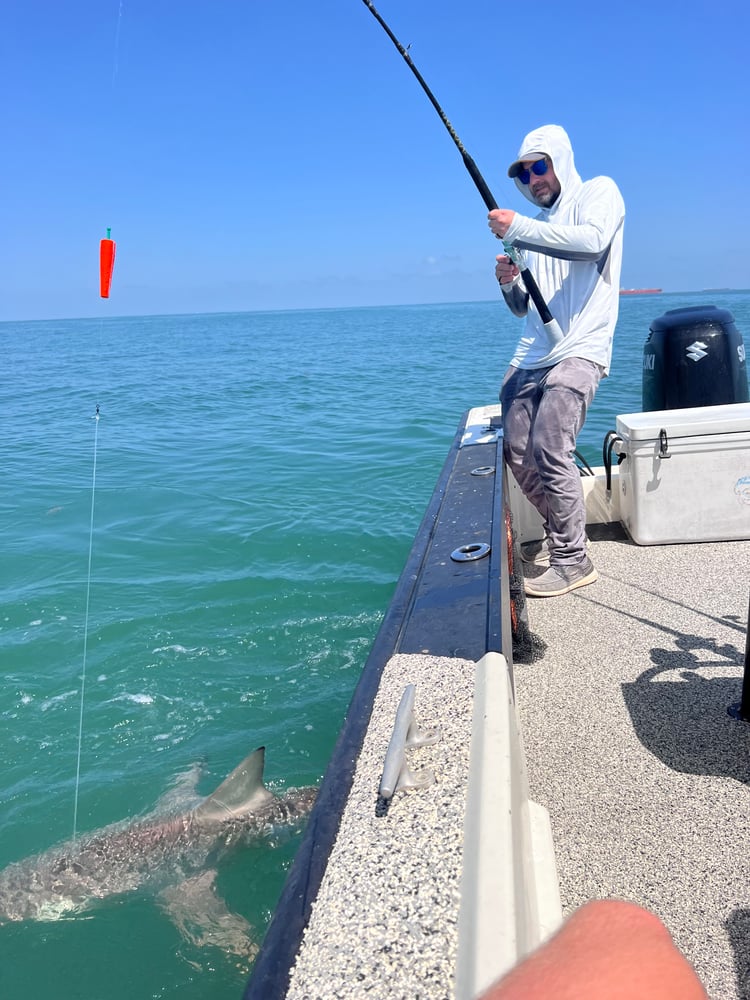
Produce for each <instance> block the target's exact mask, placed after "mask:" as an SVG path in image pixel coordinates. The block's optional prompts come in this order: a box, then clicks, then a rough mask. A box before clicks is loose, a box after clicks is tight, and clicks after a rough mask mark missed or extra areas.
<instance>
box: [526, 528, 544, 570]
mask: <svg viewBox="0 0 750 1000" xmlns="http://www.w3.org/2000/svg"><path fill="white" fill-rule="evenodd" d="M521 560H522V561H523V562H525V563H529V564H530V565H532V566H534V565H536V566H539V565H544V564H545V563H548V562H549V539H548V538H547V536H546V535H545V537H544V538H537V539H535V540H534V541H533V542H522V543H521Z"/></svg>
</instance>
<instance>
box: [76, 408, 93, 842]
mask: <svg viewBox="0 0 750 1000" xmlns="http://www.w3.org/2000/svg"><path fill="white" fill-rule="evenodd" d="M93 419H94V468H93V473H92V478H91V516H90V518H89V559H88V572H87V574H86V602H85V613H84V620H83V666H82V668H81V708H80V714H79V717H78V756H77V759H76V785H75V794H74V798H73V840H75V839H76V834H77V832H78V790H79V788H80V784H81V750H82V747H83V708H84V703H85V697H86V658H87V655H88V645H89V608H90V605H91V565H92V562H93V554H94V504H95V500H96V460H97V454H98V443H99V404H98V403H97V405H96V413H95V414H94V418H93Z"/></svg>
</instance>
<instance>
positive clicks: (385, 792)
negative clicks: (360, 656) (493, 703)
mask: <svg viewBox="0 0 750 1000" xmlns="http://www.w3.org/2000/svg"><path fill="white" fill-rule="evenodd" d="M415 697H416V687H415V686H414V685H413V684H407V686H406V687H405V688H404V693H403V694H402V695H401V701H400V703H399V706H398V710H397V711H396V721H395V722H394V724H393V733H392V734H391V739H390V742H389V744H388V749H387V750H386V754H385V762H384V764H383V776H382V778H381V779H380V789H379V791H378V795H379V796H380V798H381V799H383V800H385V801H389V800H390V799H392V798H393V795H394V793H395V792H400V791H403V790H405V789H409V788H426V787H427V786H428V785H431V784H433V782H434V781H435V775H434V774H433V773H432V771H430V770H428V769H427V768H424V769H423V770H422V771H420V772H419V773H418V774H416V773H415V772H414V771H412V770H411V768H410V767H409V765H408V763H407V761H406V750H407V749H412V748H414V747H426V746H432V744H433V743H437V741H438V740H439V739H440V733H439V732H438V731H437V730H422V729H420V728H419V726H418V725H417V722H416V720H415V718H414V700H415Z"/></svg>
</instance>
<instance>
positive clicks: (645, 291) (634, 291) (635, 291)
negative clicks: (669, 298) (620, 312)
mask: <svg viewBox="0 0 750 1000" xmlns="http://www.w3.org/2000/svg"><path fill="white" fill-rule="evenodd" d="M660 292H661V288H621V289H620V295H659V293H660Z"/></svg>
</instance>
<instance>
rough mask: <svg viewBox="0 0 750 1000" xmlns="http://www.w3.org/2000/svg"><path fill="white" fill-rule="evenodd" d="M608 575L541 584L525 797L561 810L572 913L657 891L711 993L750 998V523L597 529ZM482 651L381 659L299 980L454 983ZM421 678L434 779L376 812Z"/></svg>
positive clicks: (299, 995) (389, 985) (447, 991)
mask: <svg viewBox="0 0 750 1000" xmlns="http://www.w3.org/2000/svg"><path fill="white" fill-rule="evenodd" d="M589 552H590V555H591V557H592V559H593V560H594V563H595V564H596V566H597V568H598V570H599V573H600V579H599V581H598V582H597V583H596V584H594V585H592V586H590V587H586V588H583V589H581V590H579V591H575V592H574V593H572V594H568V595H566V596H564V597H561V598H554V599H537V600H532V599H529V604H528V610H529V621H530V625H531V628H532V631H534V632H535V633H536V634H537V635H539V636H540V637H541V638H542V639H543V640H544V641H545V642H546V643H547V650H546V652H545V654H544V657H543V658H542V659H541V660H538V661H537V662H535V663H532V664H517V665H516V667H515V681H516V692H517V702H518V710H519V717H520V722H521V732H522V734H523V739H524V743H525V750H526V759H527V764H528V772H529V783H530V790H529V791H530V797H531V798H532V799H533V800H535V801H536V802H539V803H540V804H541V805H544V806H546V807H547V809H548V810H549V812H550V816H551V821H552V831H553V836H554V842H555V854H556V859H557V865H558V874H559V878H560V891H561V896H562V903H563V908H564V911H565V912H566V913H569V912H571V911H572V910H573V909H575V907H576V906H578V905H579V904H581V903H583V902H584V901H585V900H587V899H592V898H599V897H607V896H614V897H620V898H624V899H632V900H635V901H637V902H639V903H641V904H643V905H645V906H647V907H649V908H650V909H651V910H653V911H654V912H655V913H657V914H658V915H659V916H660V917H661V918H662V920H663V921H664V922H665V923H666V925H667V926H668V927H669V929H670V931H671V932H672V935H673V937H674V939H675V941H676V942H677V944H678V945H679V947H680V948H681V949H682V951H683V952H684V953H685V954H686V955H687V957H688V958H689V960H690V961H691V962H692V963H693V965H694V966H695V968H696V970H697V972H698V974H699V976H700V977H701V980H702V982H703V983H704V985H705V986H706V988H707V990H708V991H709V994H710V996H711V998H712V1000H732V998H735V997H740V998H744V1000H747V998H750V798H749V794H748V793H749V788H748V785H750V725H748V724H744V723H740V722H737V721H734V720H733V719H731V718H730V717H729V715H728V714H727V707H728V706H729V705H730V704H732V703H733V702H737V701H739V698H740V692H741V677H742V672H743V659H744V650H745V636H746V629H747V614H748V597H749V593H750V542H732V543H715V544H710V545H709V544H705V545H704V544H699V545H680V546H648V547H641V546H636V545H633V544H632V543H630V542H628V541H624V540H623V541H606V542H592V543H591V544H590V547H589ZM473 671H474V664H473V663H471V662H470V661H465V660H457V659H449V658H443V657H433V656H426V655H425V656H420V655H408V656H405V655H399V656H396V657H394V658H393V659H392V660H391V661H390V663H389V664H388V665H387V667H386V669H385V672H384V675H383V680H382V683H381V687H380V691H379V693H378V697H377V700H376V704H375V708H374V711H373V719H372V722H371V726H370V729H369V731H368V734H367V737H366V741H365V746H364V749H363V752H362V754H361V756H360V760H359V762H358V765H357V772H356V775H355V782H354V787H353V790H352V795H351V797H350V800H349V803H348V805H347V808H346V811H345V814H344V817H343V820H342V825H341V829H340V831H339V837H338V840H337V843H336V845H335V847H334V850H333V853H332V855H331V860H330V864H329V867H328V870H327V872H326V876H325V878H324V881H323V885H322V887H321V891H320V894H319V896H318V899H317V900H316V902H315V904H314V906H313V912H312V918H311V921H310V924H309V926H308V928H307V931H306V933H305V937H304V941H303V946H302V949H301V951H300V954H299V956H298V961H297V965H296V968H295V969H294V970H293V972H292V977H291V986H290V990H289V993H288V996H289V997H290V998H293V1000H303V998H309V1000H320V998H323V997H325V998H349V997H351V998H361V997H364V996H367V997H372V998H377V1000H385V998H399V997H404V998H407V997H408V998H414V997H421V998H425V1000H443V998H446V1000H447V998H449V997H450V996H451V994H452V978H453V969H454V963H455V956H456V946H457V918H458V907H459V887H460V877H461V868H462V857H461V855H462V844H461V839H462V828H463V818H464V802H465V787H466V781H467V776H468V756H469V741H470V729H471V711H472V706H471V702H472V697H473ZM407 683H415V684H416V686H417V692H416V716H417V720H418V722H419V723H420V725H423V726H425V727H428V728H429V727H435V726H437V727H439V728H440V729H441V730H442V731H443V738H442V739H441V741H440V742H439V743H438V744H436V745H435V746H433V747H424V748H421V749H419V750H415V751H409V752H408V753H409V760H410V763H411V765H412V767H413V768H414V769H415V770H419V769H421V768H422V767H430V768H432V769H434V771H435V772H436V775H437V779H438V780H437V784H435V785H434V786H432V787H431V788H429V789H426V790H422V791H412V792H408V793H404V792H400V793H397V794H396V796H395V797H394V800H393V804H392V806H391V808H390V810H389V812H388V813H387V815H386V816H377V815H376V809H375V807H376V794H377V785H378V782H379V780H380V776H381V773H382V766H383V759H384V756H385V750H386V748H387V745H388V740H389V738H390V733H391V729H392V725H393V719H394V717H395V712H396V708H397V706H398V702H399V699H400V697H401V694H402V692H403V689H404V686H405V685H406V684H407Z"/></svg>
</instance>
